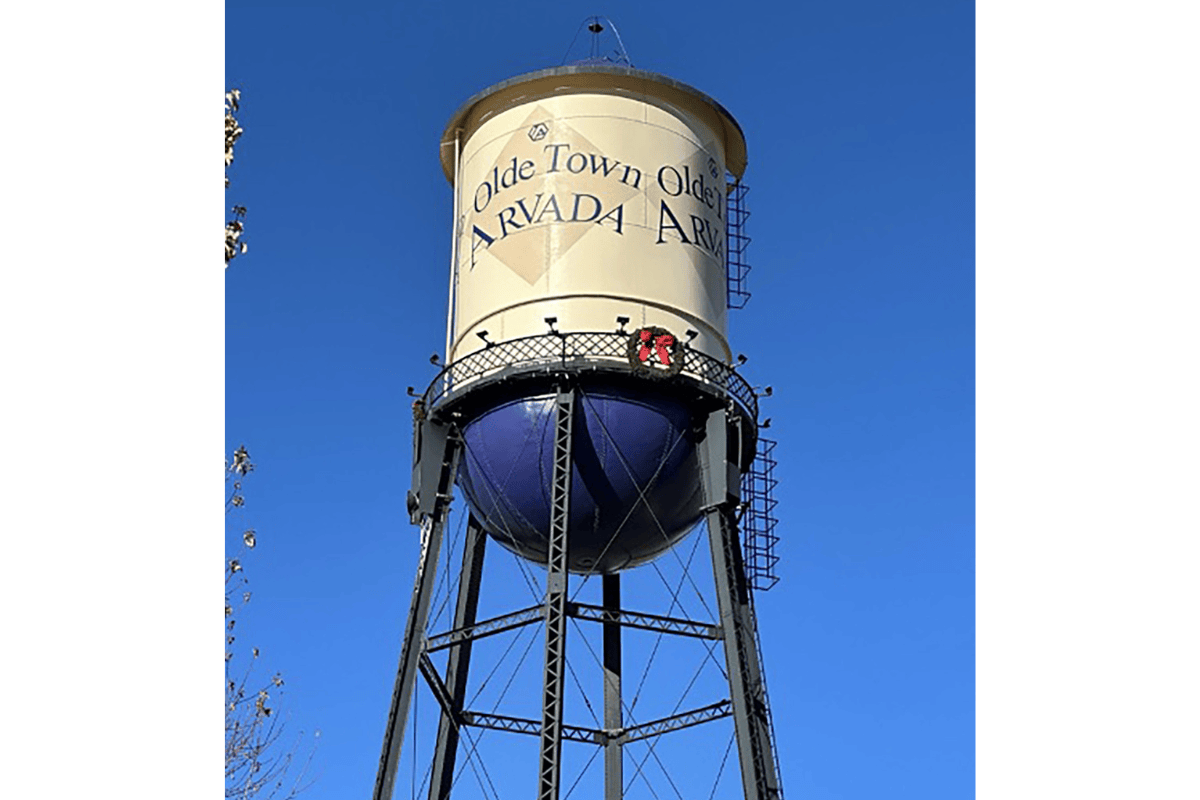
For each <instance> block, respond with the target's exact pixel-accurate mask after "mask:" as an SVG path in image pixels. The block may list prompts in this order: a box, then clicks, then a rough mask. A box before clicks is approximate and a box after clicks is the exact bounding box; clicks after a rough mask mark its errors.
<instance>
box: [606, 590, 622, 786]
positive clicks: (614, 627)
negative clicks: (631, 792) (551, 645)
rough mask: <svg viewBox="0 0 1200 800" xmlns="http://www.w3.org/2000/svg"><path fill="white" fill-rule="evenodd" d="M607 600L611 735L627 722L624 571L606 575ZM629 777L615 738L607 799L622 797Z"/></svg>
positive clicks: (609, 751)
mask: <svg viewBox="0 0 1200 800" xmlns="http://www.w3.org/2000/svg"><path fill="white" fill-rule="evenodd" d="M602 580H603V589H602V591H603V596H604V599H603V603H604V611H605V614H604V650H603V656H604V729H605V730H606V731H607V732H608V733H609V734H610V735H611V734H615V733H616V732H617V731H619V730H620V729H621V727H622V725H623V722H622V717H621V624H620V622H618V612H619V611H620V610H621V573H619V572H614V573H612V574H611V575H604V576H603V578H602ZM624 779H625V776H624V772H623V771H622V764H621V743H620V742H618V741H617V740H616V738H615V737H613V738H610V739H609V740H608V741H607V742H605V744H604V800H621V796H622V791H623V782H624Z"/></svg>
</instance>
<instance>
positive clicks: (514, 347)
mask: <svg viewBox="0 0 1200 800" xmlns="http://www.w3.org/2000/svg"><path fill="white" fill-rule="evenodd" d="M631 335H632V334H631V333H621V332H610V333H599V332H597V333H545V334H540V335H537V336H526V337H523V338H520V339H510V340H509V341H507V342H497V343H495V344H492V345H489V346H488V347H485V348H484V349H482V350H476V351H475V352H474V353H471V354H470V355H467V356H464V357H463V358H460V359H458V360H457V361H454V362H452V363H450V364H447V365H446V366H445V367H443V368H442V371H441V372H440V373H438V375H437V377H436V378H434V379H433V382H432V383H431V384H430V385H429V388H428V389H426V390H425V394H424V395H423V396H422V398H421V400H422V402H423V404H424V407H425V408H426V409H427V410H433V409H434V408H436V407H437V406H438V405H440V404H441V403H442V402H443V401H445V400H446V399H447V398H449V397H450V396H452V395H457V394H458V393H460V392H463V391H466V390H467V389H469V388H471V387H472V386H474V385H476V384H478V383H479V382H480V381H483V380H484V379H488V378H493V377H498V376H500V375H506V376H507V375H515V374H520V373H527V372H537V371H543V370H558V369H562V370H572V369H587V368H589V367H596V366H603V367H608V368H618V369H619V368H622V367H624V368H625V369H628V370H630V371H631V372H632V371H633V366H632V365H631V364H630V362H629V342H630V337H631ZM681 352H682V358H683V364H682V366H681V367H680V368H679V370H678V372H677V374H678V375H684V376H687V377H690V378H692V379H695V380H698V381H701V382H702V383H705V384H708V385H709V386H711V387H713V388H716V389H718V390H720V391H724V392H725V393H726V394H728V395H730V396H731V397H733V399H735V400H736V401H737V402H738V403H739V404H740V405H741V406H742V407H743V408H744V409H746V411H747V412H748V413H749V414H750V418H751V419H757V418H758V398H757V396H756V395H755V393H754V390H753V388H751V386H750V384H749V383H748V382H747V381H746V379H745V378H743V377H742V376H741V375H739V374H738V373H737V371H736V370H734V369H733V368H732V367H730V366H729V365H728V364H726V363H724V362H723V361H721V360H719V359H716V358H713V357H712V356H710V355H708V354H707V353H702V352H700V351H699V350H693V349H691V348H689V347H686V346H684V347H683V348H682V351H681ZM655 379H656V380H671V378H655Z"/></svg>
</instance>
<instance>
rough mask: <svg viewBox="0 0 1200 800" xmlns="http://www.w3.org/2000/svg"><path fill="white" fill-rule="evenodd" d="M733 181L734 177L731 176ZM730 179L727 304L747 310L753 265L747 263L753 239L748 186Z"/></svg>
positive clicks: (727, 238) (727, 197)
mask: <svg viewBox="0 0 1200 800" xmlns="http://www.w3.org/2000/svg"><path fill="white" fill-rule="evenodd" d="M730 178H732V176H730ZM730 178H727V179H726V184H725V189H726V195H725V281H726V293H725V303H726V305H727V306H728V307H729V308H745V307H746V303H747V301H749V300H750V290H749V289H748V288H747V285H748V284H747V281H746V277H747V276H748V275H749V274H750V264H749V263H748V262H747V261H746V248H747V247H748V246H749V244H750V237H749V236H747V235H746V219H747V218H749V216H750V212H749V211H747V210H746V192H747V191H749V187H747V186H746V185H745V184H744V183H741V182H740V181H734V180H731V179H730Z"/></svg>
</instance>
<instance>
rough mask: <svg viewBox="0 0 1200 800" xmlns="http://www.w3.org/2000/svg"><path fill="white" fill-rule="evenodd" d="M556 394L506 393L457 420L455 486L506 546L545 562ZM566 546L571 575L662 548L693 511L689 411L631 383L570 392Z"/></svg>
mask: <svg viewBox="0 0 1200 800" xmlns="http://www.w3.org/2000/svg"><path fill="white" fill-rule="evenodd" d="M554 399H555V396H554V395H553V394H550V393H543V394H536V395H531V396H527V397H522V398H520V399H516V400H509V401H508V402H505V403H503V404H500V405H497V406H495V407H494V408H491V409H489V410H487V411H485V412H483V413H482V414H479V415H478V416H475V417H474V418H473V419H471V420H470V422H468V423H467V424H466V425H465V426H464V427H463V432H462V433H463V440H464V445H465V446H464V452H463V455H462V458H461V460H460V463H459V471H458V485H459V487H460V488H461V489H462V492H463V494H464V495H465V496H466V500H467V503H468V504H469V505H470V507H471V510H472V512H473V513H474V514H475V516H476V518H477V519H478V520H479V521H480V523H481V524H482V525H483V527H484V528H485V529H486V530H487V531H488V533H489V534H491V535H492V537H493V538H494V539H495V540H496V541H497V542H499V543H500V544H501V545H503V546H504V547H506V548H508V549H509V550H511V551H513V552H514V553H516V554H517V555H519V556H522V557H524V558H527V559H530V560H531V561H535V562H538V563H541V564H545V563H546V560H547V550H548V535H549V530H550V499H551V478H552V476H553V470H554V419H555V418H554V413H555V412H554ZM573 422H574V428H573V436H572V459H573V469H572V475H571V497H570V521H569V527H568V540H567V553H568V556H567V557H568V562H569V569H570V570H571V571H572V572H576V573H589V572H591V573H594V572H603V573H612V572H616V571H618V570H622V569H626V568H629V567H634V566H637V565H639V564H644V563H646V562H648V561H650V560H651V559H653V558H655V557H656V556H658V555H660V554H662V553H664V552H666V551H667V550H668V549H669V548H670V547H671V546H672V545H674V544H675V543H676V542H677V541H679V540H680V539H681V538H683V537H684V536H685V535H686V534H687V533H688V531H689V530H691V528H692V527H693V526H694V525H695V524H696V522H697V521H698V520H699V518H700V504H701V495H700V479H699V468H698V464H697V457H696V445H695V441H694V437H693V435H692V431H691V427H692V420H691V414H690V413H689V411H688V409H687V407H686V406H685V405H684V404H683V403H681V402H679V401H678V400H676V399H674V398H671V397H668V396H665V395H663V394H660V393H656V392H653V391H649V390H642V389H638V388H633V387H629V388H625V387H621V388H605V389H595V388H593V389H590V390H588V391H586V392H585V391H583V390H577V394H576V400H575V417H574V421H573Z"/></svg>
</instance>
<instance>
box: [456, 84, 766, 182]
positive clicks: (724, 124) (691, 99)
mask: <svg viewBox="0 0 1200 800" xmlns="http://www.w3.org/2000/svg"><path fill="white" fill-rule="evenodd" d="M597 90H603V91H613V90H616V91H617V92H622V93H623V92H630V93H635V94H642V95H647V96H650V97H655V98H658V99H660V100H664V101H666V102H668V103H673V104H675V105H677V106H680V107H681V108H683V109H685V110H687V111H689V112H690V113H692V114H695V115H696V116H698V117H699V118H700V119H702V120H704V121H705V122H707V123H708V124H709V126H710V127H712V129H713V130H714V131H715V132H718V133H721V134H722V138H723V140H724V142H725V166H726V168H727V169H728V170H729V172H730V173H732V174H733V176H734V177H735V178H738V179H741V177H742V174H743V173H744V172H745V171H746V137H745V135H744V134H743V133H742V128H741V126H740V125H738V123H737V120H735V119H734V118H733V115H732V114H730V113H729V112H728V111H726V110H725V107H724V106H722V105H721V104H720V103H718V102H717V101H716V100H714V99H712V98H711V97H709V96H708V95H706V94H704V93H703V92H701V91H700V90H698V89H694V88H692V87H691V86H688V85H687V84H686V83H681V82H679V81H677V80H674V79H673V78H668V77H667V76H665V75H659V74H657V73H654V72H645V71H643V70H640V69H632V68H630V67H619V66H615V65H612V66H610V65H605V64H585V65H572V66H565V67H553V68H551V69H544V70H539V71H537V72H529V73H526V74H524V75H518V76H516V77H514V78H509V79H508V80H506V81H501V82H500V83H497V84H495V85H493V86H489V87H488V88H487V89H484V90H483V91H482V92H479V93H478V94H476V95H475V96H474V97H472V98H471V99H469V100H467V102H465V103H463V104H462V105H461V106H460V107H459V109H458V110H457V111H456V112H454V115H453V116H452V117H451V118H450V122H449V123H447V124H446V129H445V131H443V133H442V141H441V160H442V171H443V172H444V173H445V175H446V180H448V181H451V182H453V180H454V177H453V176H454V137H455V133H456V132H460V133H461V139H460V142H461V141H466V140H467V139H469V138H470V137H471V134H473V133H474V132H475V130H476V129H477V128H478V127H479V126H480V125H481V124H482V123H483V122H485V121H486V120H487V119H489V118H490V117H492V116H493V115H495V114H497V113H499V112H501V111H504V110H506V109H508V108H512V107H513V106H516V105H519V104H521V103H527V102H530V101H532V100H538V99H541V98H543V97H553V96H556V95H561V94H567V93H583V92H595V91H597Z"/></svg>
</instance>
